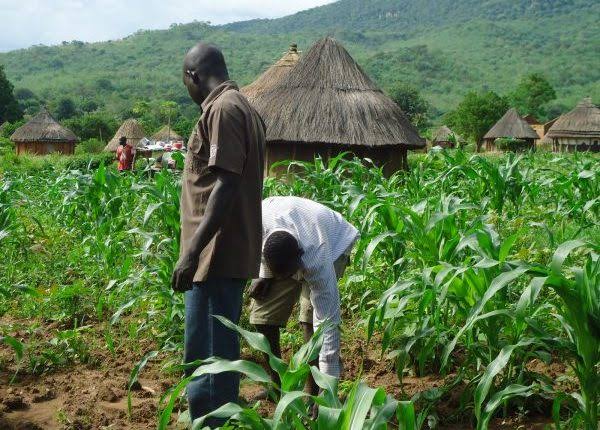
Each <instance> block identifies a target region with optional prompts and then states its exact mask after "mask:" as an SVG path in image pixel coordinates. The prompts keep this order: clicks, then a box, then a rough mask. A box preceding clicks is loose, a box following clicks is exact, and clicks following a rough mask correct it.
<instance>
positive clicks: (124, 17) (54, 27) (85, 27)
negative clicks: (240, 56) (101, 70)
mask: <svg viewBox="0 0 600 430" xmlns="http://www.w3.org/2000/svg"><path fill="white" fill-rule="evenodd" d="M332 2H333V0H302V1H298V0H0V22H1V23H2V24H1V29H0V52H5V51H10V50H13V49H19V48H26V47H29V46H31V45H37V44H44V45H54V44H59V43H61V42H62V41H63V40H66V41H71V40H81V41H84V42H97V41H102V40H109V39H118V38H121V37H124V36H127V35H129V34H131V33H134V32H135V31H136V30H139V29H162V28H168V27H169V25H170V24H172V23H187V22H191V21H193V20H198V21H210V22H211V23H213V24H225V23H229V22H235V21H243V20H247V19H253V18H276V17H280V16H285V15H289V14H291V13H294V12H298V11H300V10H304V9H309V8H311V7H315V6H320V5H323V4H326V3H332Z"/></svg>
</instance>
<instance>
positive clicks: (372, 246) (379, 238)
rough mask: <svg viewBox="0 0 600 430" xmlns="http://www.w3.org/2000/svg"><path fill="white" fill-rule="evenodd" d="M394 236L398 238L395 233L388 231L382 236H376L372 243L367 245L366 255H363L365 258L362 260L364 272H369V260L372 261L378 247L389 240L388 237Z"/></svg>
mask: <svg viewBox="0 0 600 430" xmlns="http://www.w3.org/2000/svg"><path fill="white" fill-rule="evenodd" d="M392 236H396V233H395V232H393V231H388V232H386V233H381V234H379V235H377V236H375V237H374V238H373V239H372V240H371V242H369V244H368V245H367V249H366V250H365V253H364V254H363V258H362V270H367V266H368V263H369V260H370V259H371V255H372V254H373V252H374V251H375V248H377V246H378V245H379V244H380V243H381V242H382V241H383V240H385V239H387V238H388V237H392Z"/></svg>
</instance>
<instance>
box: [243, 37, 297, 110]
mask: <svg viewBox="0 0 600 430" xmlns="http://www.w3.org/2000/svg"><path fill="white" fill-rule="evenodd" d="M299 59H300V53H299V52H298V45H296V44H295V43H292V44H291V45H290V48H289V49H288V51H287V52H286V53H285V54H284V55H283V57H281V58H280V59H279V60H278V61H277V62H276V63H275V64H273V65H272V66H271V67H269V68H268V69H267V70H266V71H265V72H264V73H263V74H262V75H260V76H259V77H258V78H257V79H256V80H255V81H254V82H252V83H251V84H250V85H246V86H245V87H243V88H242V89H241V90H240V91H241V92H242V94H244V95H245V96H246V98H247V99H248V100H250V101H252V100H254V99H255V98H256V97H257V96H258V95H259V94H263V93H265V92H266V91H269V90H271V89H272V88H273V86H274V85H275V84H277V83H279V82H281V80H282V79H283V78H284V77H285V76H286V75H287V74H288V73H289V71H290V70H292V69H293V68H294V66H295V65H296V63H298V60H299Z"/></svg>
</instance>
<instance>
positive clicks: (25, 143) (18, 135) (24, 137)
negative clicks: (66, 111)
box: [10, 108, 79, 155]
mask: <svg viewBox="0 0 600 430" xmlns="http://www.w3.org/2000/svg"><path fill="white" fill-rule="evenodd" d="M10 140H12V141H13V142H14V143H15V150H16V153H17V155H20V154H24V153H29V154H35V155H46V154H52V153H59V154H74V153H75V145H77V142H79V139H78V138H77V136H75V133H73V132H72V131H71V130H69V129H68V128H66V127H63V126H62V125H60V124H59V123H58V122H57V121H56V120H55V119H54V118H53V117H52V115H50V112H48V110H47V109H46V108H42V109H41V110H40V111H39V112H38V114H37V115H35V116H34V117H33V118H31V119H30V120H29V121H28V122H27V123H25V124H24V125H22V126H21V127H19V128H17V129H16V130H15V132H14V133H13V134H12V136H11V137H10Z"/></svg>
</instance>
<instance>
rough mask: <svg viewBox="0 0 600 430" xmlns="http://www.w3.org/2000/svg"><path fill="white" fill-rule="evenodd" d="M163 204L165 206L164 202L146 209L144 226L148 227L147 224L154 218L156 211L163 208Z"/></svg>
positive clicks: (153, 204)
mask: <svg viewBox="0 0 600 430" xmlns="http://www.w3.org/2000/svg"><path fill="white" fill-rule="evenodd" d="M163 204H164V202H159V203H152V204H149V205H148V207H147V208H146V213H144V221H143V222H142V225H146V223H147V222H148V220H149V219H150V217H151V216H152V214H153V213H154V211H155V210H156V209H158V208H159V207H161V206H162V205H163Z"/></svg>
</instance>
